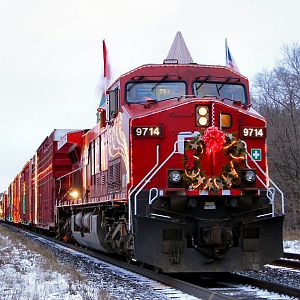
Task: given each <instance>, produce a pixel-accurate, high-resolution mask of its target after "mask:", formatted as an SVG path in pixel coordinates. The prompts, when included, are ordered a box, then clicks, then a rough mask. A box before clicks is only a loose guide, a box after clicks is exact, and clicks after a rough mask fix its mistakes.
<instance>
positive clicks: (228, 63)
mask: <svg viewBox="0 0 300 300" xmlns="http://www.w3.org/2000/svg"><path fill="white" fill-rule="evenodd" d="M225 53H226V66H227V67H229V68H231V69H233V70H235V71H237V72H239V73H240V70H239V68H238V66H237V64H236V62H235V60H234V58H233V56H232V54H231V53H230V50H229V47H228V44H227V39H225Z"/></svg>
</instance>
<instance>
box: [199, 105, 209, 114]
mask: <svg viewBox="0 0 300 300" xmlns="http://www.w3.org/2000/svg"><path fill="white" fill-rule="evenodd" d="M207 113H208V108H207V107H206V106H199V107H198V114H199V115H200V116H205V115H206V114H207Z"/></svg>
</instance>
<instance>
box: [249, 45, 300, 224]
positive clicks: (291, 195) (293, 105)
mask: <svg viewBox="0 0 300 300" xmlns="http://www.w3.org/2000/svg"><path fill="white" fill-rule="evenodd" d="M282 52H283V58H282V59H281V60H280V61H278V62H277V64H276V66H275V67H274V68H273V69H272V70H271V71H267V70H265V71H263V72H261V73H259V74H257V75H256V77H255V80H254V91H253V92H254V99H253V102H254V106H255V107H256V108H257V109H258V110H259V111H260V112H261V113H262V114H263V115H264V116H265V117H266V118H267V121H268V159H269V164H270V175H271V177H273V178H274V179H275V180H276V181H277V182H278V184H279V185H280V187H281V188H282V189H283V191H284V193H285V196H286V213H287V218H286V222H285V228H286V229H297V228H298V229H299V227H300V200H299V198H300V46H299V45H298V44H293V45H291V46H288V45H284V46H283V48H282Z"/></svg>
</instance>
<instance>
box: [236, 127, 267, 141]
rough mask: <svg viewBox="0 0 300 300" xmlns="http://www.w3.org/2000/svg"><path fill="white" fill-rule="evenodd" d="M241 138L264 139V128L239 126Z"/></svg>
mask: <svg viewBox="0 0 300 300" xmlns="http://www.w3.org/2000/svg"><path fill="white" fill-rule="evenodd" d="M241 138H244V139H264V138H266V128H263V127H241Z"/></svg>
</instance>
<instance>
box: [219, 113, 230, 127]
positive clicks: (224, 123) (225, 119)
mask: <svg viewBox="0 0 300 300" xmlns="http://www.w3.org/2000/svg"><path fill="white" fill-rule="evenodd" d="M231 125H232V122H231V115H230V114H221V128H230V127H231Z"/></svg>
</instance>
